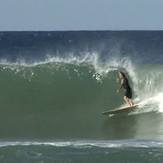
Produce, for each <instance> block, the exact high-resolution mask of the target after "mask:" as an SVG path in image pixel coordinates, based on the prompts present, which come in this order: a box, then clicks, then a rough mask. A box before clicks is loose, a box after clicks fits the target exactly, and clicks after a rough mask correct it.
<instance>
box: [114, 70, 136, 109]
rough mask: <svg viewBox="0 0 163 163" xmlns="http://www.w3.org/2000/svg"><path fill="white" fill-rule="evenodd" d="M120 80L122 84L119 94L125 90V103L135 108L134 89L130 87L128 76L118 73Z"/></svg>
mask: <svg viewBox="0 0 163 163" xmlns="http://www.w3.org/2000/svg"><path fill="white" fill-rule="evenodd" d="M118 79H119V82H120V88H119V89H118V90H117V92H119V91H120V90H121V89H122V88H123V89H124V90H125V94H124V97H123V99H124V101H125V102H126V103H127V105H129V106H133V105H134V103H133V101H132V89H131V87H130V85H129V81H128V79H127V77H126V75H125V74H124V73H123V72H122V71H119V72H118Z"/></svg>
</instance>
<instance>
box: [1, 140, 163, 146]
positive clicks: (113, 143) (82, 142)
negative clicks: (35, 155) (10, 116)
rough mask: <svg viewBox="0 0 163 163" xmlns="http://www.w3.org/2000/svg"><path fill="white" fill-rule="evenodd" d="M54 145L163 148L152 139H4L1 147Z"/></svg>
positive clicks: (160, 143)
mask: <svg viewBox="0 0 163 163" xmlns="http://www.w3.org/2000/svg"><path fill="white" fill-rule="evenodd" d="M31 145H32V146H54V147H73V148H92V147H99V148H125V147H131V148H151V147H155V148H163V142H162V141H153V140H152V141H150V140H115V141H110V140H109V141H108V140H76V141H50V142H41V141H15V142H12V141H6V142H5V141H4V142H0V147H7V146H31Z"/></svg>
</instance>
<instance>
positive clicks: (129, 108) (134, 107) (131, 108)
mask: <svg viewBox="0 0 163 163" xmlns="http://www.w3.org/2000/svg"><path fill="white" fill-rule="evenodd" d="M137 107H138V104H135V105H133V106H127V107H122V108H118V109H113V110H108V111H105V112H102V114H103V115H109V114H117V113H125V112H129V111H133V110H134V109H136V108H137Z"/></svg>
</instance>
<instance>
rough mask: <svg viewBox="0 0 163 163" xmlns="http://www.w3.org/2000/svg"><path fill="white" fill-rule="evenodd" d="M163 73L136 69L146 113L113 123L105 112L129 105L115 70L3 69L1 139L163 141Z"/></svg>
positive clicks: (56, 66) (89, 67) (68, 67)
mask: <svg viewBox="0 0 163 163" xmlns="http://www.w3.org/2000/svg"><path fill="white" fill-rule="evenodd" d="M130 69H131V67H130ZM150 69H151V71H149V73H147V71H148V70H150ZM161 69H162V67H161V66H159V65H158V66H157V65H147V66H143V65H142V67H141V71H140V67H138V68H135V69H134V70H132V69H131V71H129V73H128V75H130V82H131V85H132V87H133V91H134V99H135V101H136V102H139V103H141V102H142V101H141V100H140V99H142V98H144V101H143V102H145V103H143V104H142V105H141V106H140V107H141V109H140V110H141V111H140V112H136V113H135V114H131V115H128V114H125V115H120V116H119V115H118V116H113V117H111V118H108V117H107V116H103V115H102V114H101V113H102V112H103V111H106V110H109V109H113V108H116V107H119V106H120V105H122V104H123V103H124V102H123V91H122V92H121V93H120V94H117V93H116V90H117V89H118V88H119V83H117V81H116V80H117V70H116V69H115V68H110V69H109V71H107V72H105V73H104V72H102V71H99V72H98V71H97V70H95V68H94V67H93V66H92V65H90V64H79V65H77V64H66V63H50V64H49V63H48V64H41V65H36V66H23V65H1V71H0V82H1V85H0V90H1V97H0V103H1V107H0V111H1V114H0V130H1V131H3V132H2V133H1V134H0V138H1V139H13V140H14V139H17V138H19V139H53V138H55V139H57V138H59V139H61V138H63V139H64V138H70V139H71V138H79V139H84V138H86V139H132V138H149V139H153V138H161V137H162V134H163V132H162V131H163V130H162V127H161V126H162V125H161V124H162V122H163V121H162V113H161V109H162V108H161V97H162V96H161V95H162V94H161V88H160V87H159V82H161V81H162V77H161V75H160V73H162V72H161V71H160V70H161ZM143 71H144V73H143ZM147 82H148V83H149V84H147ZM143 89H144V90H145V91H146V92H144V91H143ZM151 91H152V92H153V95H154V96H151V95H150V94H151ZM158 91H160V92H158ZM156 93H157V94H156ZM143 96H144V97H143ZM157 96H159V97H158V98H156V97H157ZM159 100H160V101H159ZM146 125H150V128H147V127H146Z"/></svg>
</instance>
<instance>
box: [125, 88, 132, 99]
mask: <svg viewBox="0 0 163 163" xmlns="http://www.w3.org/2000/svg"><path fill="white" fill-rule="evenodd" d="M125 96H126V97H128V98H129V99H131V98H132V91H131V89H126V90H125Z"/></svg>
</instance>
